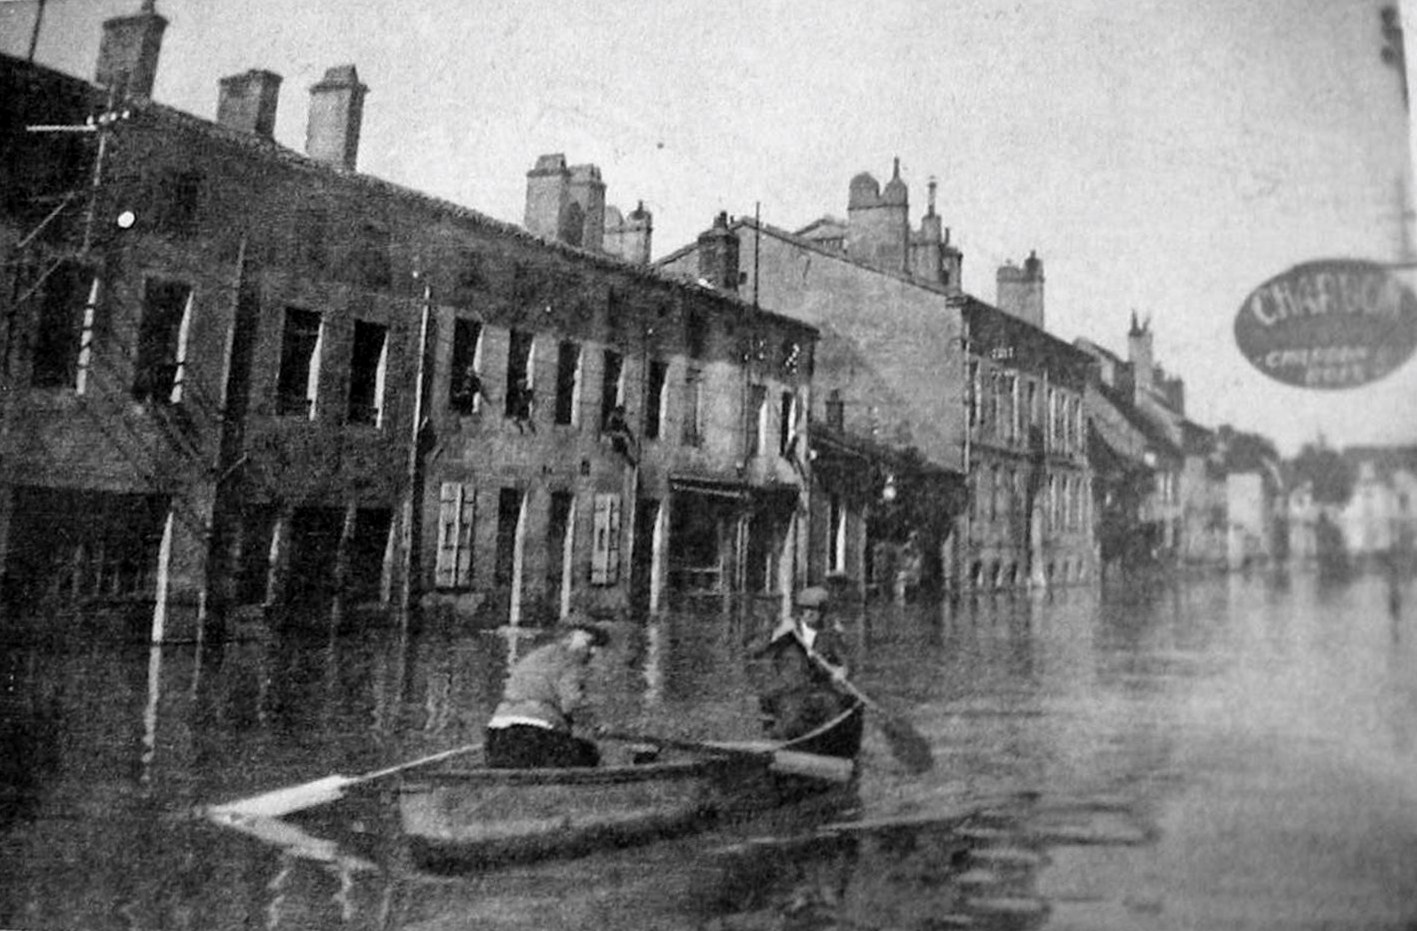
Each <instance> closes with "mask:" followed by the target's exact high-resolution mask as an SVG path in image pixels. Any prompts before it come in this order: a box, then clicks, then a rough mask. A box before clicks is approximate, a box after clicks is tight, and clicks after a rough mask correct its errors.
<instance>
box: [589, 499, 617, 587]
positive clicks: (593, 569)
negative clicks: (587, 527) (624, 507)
mask: <svg viewBox="0 0 1417 931" xmlns="http://www.w3.org/2000/svg"><path fill="white" fill-rule="evenodd" d="M591 526H592V530H591V532H592V534H593V537H592V539H591V551H590V584H592V585H614V584H615V583H616V582H618V581H620V496H619V495H617V494H611V493H601V494H597V495H596V496H595V514H594V523H593V524H592V525H591Z"/></svg>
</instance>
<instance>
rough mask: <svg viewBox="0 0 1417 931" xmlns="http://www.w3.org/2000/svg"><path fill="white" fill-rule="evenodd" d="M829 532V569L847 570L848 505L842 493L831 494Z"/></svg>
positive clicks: (828, 518)
mask: <svg viewBox="0 0 1417 931" xmlns="http://www.w3.org/2000/svg"><path fill="white" fill-rule="evenodd" d="M827 533H828V534H830V537H829V538H828V540H827V571H828V572H843V571H845V570H846V506H845V504H843V502H842V500H841V495H832V496H831V501H830V503H829V505H828V514H827Z"/></svg>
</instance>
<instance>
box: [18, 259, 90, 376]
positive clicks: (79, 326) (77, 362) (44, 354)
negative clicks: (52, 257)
mask: <svg viewBox="0 0 1417 931" xmlns="http://www.w3.org/2000/svg"><path fill="white" fill-rule="evenodd" d="M41 287H42V290H41V291H40V300H39V309H38V314H39V317H38V320H37V321H36V326H35V345H34V363H33V367H32V370H31V372H30V384H31V385H33V386H34V387H36V388H77V387H78V384H79V379H80V378H81V375H80V371H81V370H82V369H83V368H85V367H86V364H87V362H88V359H87V358H86V357H85V353H84V349H85V347H86V346H87V337H88V336H89V335H91V334H92V331H93V305H94V303H95V302H96V300H97V297H98V278H97V276H96V275H95V274H94V271H93V269H92V268H88V267H85V266H83V265H80V264H78V263H77V262H72V261H64V262H61V263H60V264H59V265H58V267H56V268H55V269H54V270H53V271H52V272H50V273H49V276H48V277H47V278H46V279H45V280H44V283H43V285H42V286H41Z"/></svg>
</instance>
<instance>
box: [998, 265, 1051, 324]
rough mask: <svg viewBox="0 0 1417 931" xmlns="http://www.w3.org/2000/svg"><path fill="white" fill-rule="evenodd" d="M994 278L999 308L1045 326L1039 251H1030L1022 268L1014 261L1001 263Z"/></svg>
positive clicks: (1041, 267)
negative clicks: (996, 285)
mask: <svg viewBox="0 0 1417 931" xmlns="http://www.w3.org/2000/svg"><path fill="white" fill-rule="evenodd" d="M995 280H996V282H997V284H998V289H999V290H998V299H997V300H996V302H995V303H997V304H998V305H999V309H1000V310H1002V311H1003V312H1004V313H1006V314H1009V315H1011V316H1014V317H1018V318H1019V319H1020V320H1023V321H1024V322H1026V323H1031V324H1033V325H1034V326H1036V327H1038V328H1039V329H1040V330H1041V329H1043V260H1042V259H1040V258H1039V257H1038V253H1036V252H1030V253H1029V254H1028V258H1027V259H1026V260H1024V263H1023V268H1019V267H1018V266H1017V265H1015V264H1013V263H1012V262H1009V263H1007V264H1005V265H1001V266H999V271H998V274H997V275H996V276H995Z"/></svg>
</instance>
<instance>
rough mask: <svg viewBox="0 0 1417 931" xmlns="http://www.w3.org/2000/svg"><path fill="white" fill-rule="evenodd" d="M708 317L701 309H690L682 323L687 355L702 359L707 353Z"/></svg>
mask: <svg viewBox="0 0 1417 931" xmlns="http://www.w3.org/2000/svg"><path fill="white" fill-rule="evenodd" d="M708 336H709V326H708V318H707V317H705V316H704V312H703V311H702V310H690V311H689V313H688V316H687V318H686V320H685V324H684V343H685V345H686V346H687V348H688V350H689V356H690V357H691V358H694V359H702V358H703V357H704V356H705V355H706V354H707V353H708Z"/></svg>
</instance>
